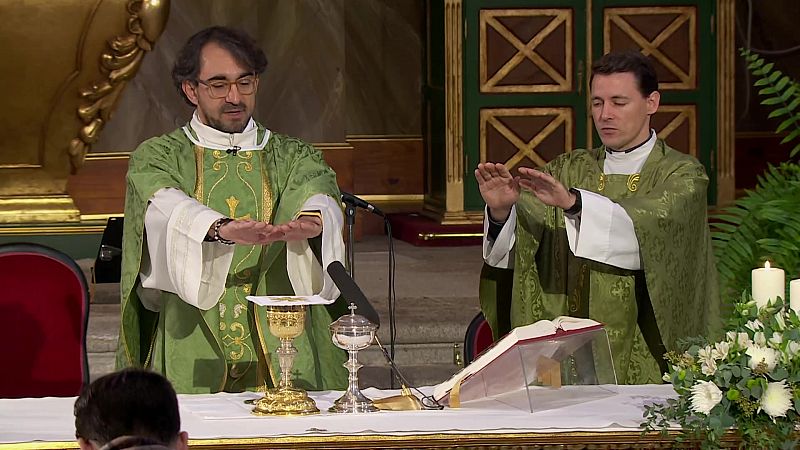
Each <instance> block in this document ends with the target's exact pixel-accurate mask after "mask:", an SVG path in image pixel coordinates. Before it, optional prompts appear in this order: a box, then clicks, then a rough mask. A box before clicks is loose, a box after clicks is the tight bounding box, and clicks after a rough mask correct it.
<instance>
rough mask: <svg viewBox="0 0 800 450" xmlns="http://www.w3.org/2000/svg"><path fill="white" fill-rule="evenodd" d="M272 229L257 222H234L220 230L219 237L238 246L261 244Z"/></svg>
mask: <svg viewBox="0 0 800 450" xmlns="http://www.w3.org/2000/svg"><path fill="white" fill-rule="evenodd" d="M272 228H273V226H272V225H270V224H268V223H265V222H259V221H257V220H232V221H230V222H228V223H226V224H224V225H222V226H221V227H220V228H219V235H220V237H222V238H223V239H227V240H229V241H233V242H235V243H237V244H261V243H263V241H264V238H265V236H266V235H268V234H269V233H270V231H271V229H272Z"/></svg>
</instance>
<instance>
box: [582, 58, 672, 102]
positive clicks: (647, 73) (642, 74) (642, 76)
mask: <svg viewBox="0 0 800 450" xmlns="http://www.w3.org/2000/svg"><path fill="white" fill-rule="evenodd" d="M624 72H631V73H632V74H633V76H634V77H636V81H637V82H638V83H639V86H638V87H639V92H641V93H642V95H643V96H645V97H647V96H648V95H650V94H652V93H653V91H657V90H658V76H657V75H656V70H655V69H654V68H653V63H652V62H650V59H649V58H648V57H646V56H644V55H643V54H641V53H640V52H638V51H635V50H627V51H620V52H611V53H607V54H605V55H603V56H602V57H601V58H600V59H598V60H597V61H595V62H594V64H592V77H591V78H590V79H589V85H590V86H591V84H592V80H594V76H595V75H611V74H612V73H624Z"/></svg>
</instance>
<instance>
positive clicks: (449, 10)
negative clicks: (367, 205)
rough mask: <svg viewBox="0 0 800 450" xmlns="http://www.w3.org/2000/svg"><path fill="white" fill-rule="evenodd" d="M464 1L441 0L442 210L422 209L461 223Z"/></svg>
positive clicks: (434, 207) (445, 221) (427, 206)
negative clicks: (442, 39)
mask: <svg viewBox="0 0 800 450" xmlns="http://www.w3.org/2000/svg"><path fill="white" fill-rule="evenodd" d="M462 9H463V5H462V0H445V2H444V41H445V45H444V48H445V50H444V58H445V85H444V92H445V94H444V95H445V140H444V144H445V170H446V174H445V180H446V181H445V183H446V188H445V191H446V196H445V204H444V211H441V210H440V207H439V206H438V205H435V204H433V203H432V202H431V203H428V202H427V201H426V204H425V209H426V210H427V211H429V212H431V213H433V215H435V216H437V217H438V218H439V219H440V220H441V222H442V223H443V224H454V223H464V222H465V217H464V140H463V138H464V126H463V123H464V122H463V111H462V107H463V100H464V91H463V82H464V80H463V68H462V65H463V56H462V55H463V50H462V49H463V44H462V42H463V12H462Z"/></svg>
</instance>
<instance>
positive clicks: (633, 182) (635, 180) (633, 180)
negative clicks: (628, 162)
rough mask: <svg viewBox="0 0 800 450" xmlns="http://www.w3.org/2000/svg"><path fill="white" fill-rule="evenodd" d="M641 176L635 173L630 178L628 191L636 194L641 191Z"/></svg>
mask: <svg viewBox="0 0 800 450" xmlns="http://www.w3.org/2000/svg"><path fill="white" fill-rule="evenodd" d="M640 178H641V176H640V175H639V174H638V173H633V174H631V175H630V176H629V177H628V190H629V191H631V192H636V190H637V189H639V179H640Z"/></svg>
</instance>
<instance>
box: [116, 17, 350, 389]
mask: <svg viewBox="0 0 800 450" xmlns="http://www.w3.org/2000/svg"><path fill="white" fill-rule="evenodd" d="M266 65H267V61H266V57H265V56H264V53H263V51H262V50H261V49H260V48H258V47H257V45H256V44H255V42H254V41H253V40H252V39H251V38H250V37H249V36H247V35H246V34H244V33H242V32H240V31H238V30H234V29H230V28H225V27H212V28H208V29H205V30H202V31H200V32H198V33H197V34H195V35H194V36H192V37H191V38H190V39H189V41H188V42H187V43H186V45H185V46H184V48H183V49H182V50H181V52H180V53H179V55H178V58H177V61H176V63H175V67H174V69H173V74H172V75H173V81H174V82H175V84H176V86H177V87H178V89H179V90H180V92H181V94H182V95H183V96H184V98H185V99H186V100H187V101H188V102H190V103H191V104H192V105H194V106H195V112H194V115H193V117H192V119H191V121H190V122H189V123H188V124H186V126H183V127H181V128H179V129H177V130H175V131H173V132H171V133H169V134H166V135H163V136H160V137H156V138H152V139H149V140H147V141H145V142H144V143H142V144H141V145H140V146H139V148H137V149H136V151H135V152H134V153H133V154H132V155H131V159H130V165H129V169H128V176H127V197H126V202H125V227H124V244H123V257H122V258H123V272H122V280H121V290H122V293H121V294H122V321H121V328H120V339H119V347H118V351H117V366H118V367H128V366H137V367H148V368H151V369H153V370H156V371H158V372H160V373H162V374H164V375H165V376H166V377H167V378H168V379H169V380H170V381H171V382H172V384H173V385H174V387H175V389H176V391H177V392H180V393H209V392H219V391H242V390H248V389H249V390H252V389H257V388H260V387H264V386H267V387H272V386H275V385H277V383H278V379H279V378H278V377H279V375H280V368H279V367H280V366H279V363H278V357H277V355H276V352H275V350H276V349H277V347H278V345H279V342H278V340H277V338H275V337H274V336H273V335H272V334H271V333H270V332H269V328H268V325H267V321H266V314H265V311H264V309H263V308H262V307H260V306H256V305H254V304H253V303H252V302H249V301H248V300H247V299H246V296H248V295H315V294H316V295H319V296H321V297H323V298H326V299H335V298H337V297H338V296H339V291H338V290H337V289H336V287H335V286H334V285H333V283H332V281H331V280H330V277H328V275H327V273H326V272H325V271H323V270H322V267H326V266H327V264H329V263H330V262H332V261H334V260H341V259H342V256H343V254H344V251H343V250H344V244H343V242H342V233H341V231H342V223H343V217H342V209H341V204H340V202H339V196H340V194H339V190H338V187H337V183H336V175H335V174H334V172H333V171H332V170H331V168H330V167H329V166H328V165H327V164H326V163H325V162H324V160H323V158H322V154H321V153H320V152H319V151H318V150H316V149H314V148H313V147H312V146H311V145H308V144H306V143H304V142H302V141H300V140H298V139H294V138H290V137H287V136H282V135H280V134H277V133H273V132H271V131H270V130H268V129H266V128H265V127H264V126H263V125H261V124H259V123H257V122H255V121H254V120H253V119H252V117H251V114H252V111H253V108H254V106H255V93H256V91H257V88H258V82H259V75H260V74H261V73H262V72H263V71H264V70H265V68H266ZM338 303H341V302H338ZM334 305H336V306H334ZM334 307H337V308H338V307H339V305H337V303H333V304H332V305H329V306H311V307H310V308H309V310H308V312H307V318H306V327H305V332H304V333H303V334H302V335H300V336H299V337H298V338H296V339H295V340H294V345H295V347H297V349H298V354H297V357H296V359H295V361H294V366H293V377H294V380H295V384H296V385H297V386H299V387H302V388H305V389H343V388H344V387H345V386H346V385H347V371H346V370H345V369H344V367H343V366H342V364H343V363H344V362H345V360H346V355H345V353H344V352H343V351H342V350H340V349H338V348H336V347H335V346H334V345H333V344H332V342H331V339H330V334H329V331H328V325H329V324H330V323H331V322H332V321H333V320H335V319H336V318H338V316H339V314H340V313H341V311H337V310H334Z"/></svg>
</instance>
